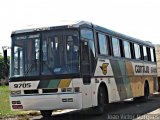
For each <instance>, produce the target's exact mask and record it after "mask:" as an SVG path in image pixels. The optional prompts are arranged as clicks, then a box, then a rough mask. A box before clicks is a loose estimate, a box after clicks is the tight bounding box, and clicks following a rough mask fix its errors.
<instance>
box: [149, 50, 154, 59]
mask: <svg viewBox="0 0 160 120" xmlns="http://www.w3.org/2000/svg"><path fill="white" fill-rule="evenodd" d="M150 53H151V62H154V53H153V48H150Z"/></svg>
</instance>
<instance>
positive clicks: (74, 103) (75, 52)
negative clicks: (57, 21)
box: [9, 21, 158, 117]
mask: <svg viewBox="0 0 160 120" xmlns="http://www.w3.org/2000/svg"><path fill="white" fill-rule="evenodd" d="M11 37H12V47H11V68H10V82H9V87H10V90H11V95H10V104H11V109H12V110H40V111H41V114H42V115H43V116H44V117H46V116H51V114H52V111H54V110H62V109H84V108H92V109H93V111H95V113H96V114H102V113H103V112H104V107H105V105H107V104H108V103H112V102H118V101H123V100H125V99H128V98H134V99H136V100H144V101H146V100H147V99H148V97H149V95H150V94H152V93H154V92H155V91H157V90H158V84H157V68H156V56H155V47H154V45H153V44H152V43H150V42H144V41H141V40H138V39H135V38H132V37H129V36H126V35H123V34H120V33H117V32H114V31H111V30H109V29H106V28H103V27H100V26H98V25H94V24H92V23H89V22H85V21H82V22H79V23H77V24H72V25H65V26H55V27H46V28H36V29H26V30H18V31H14V32H13V33H12V35H11Z"/></svg>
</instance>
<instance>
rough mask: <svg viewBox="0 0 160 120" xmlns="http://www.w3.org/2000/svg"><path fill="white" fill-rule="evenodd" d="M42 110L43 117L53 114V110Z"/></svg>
mask: <svg viewBox="0 0 160 120" xmlns="http://www.w3.org/2000/svg"><path fill="white" fill-rule="evenodd" d="M40 112H41V115H42V116H43V117H51V115H52V110H40Z"/></svg>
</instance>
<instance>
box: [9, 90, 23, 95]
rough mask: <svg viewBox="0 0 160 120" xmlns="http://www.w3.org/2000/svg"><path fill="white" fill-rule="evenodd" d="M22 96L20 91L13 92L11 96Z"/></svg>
mask: <svg viewBox="0 0 160 120" xmlns="http://www.w3.org/2000/svg"><path fill="white" fill-rule="evenodd" d="M20 94H21V91H20V90H18V91H11V95H20Z"/></svg>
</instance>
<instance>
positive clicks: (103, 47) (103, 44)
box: [98, 33, 108, 55]
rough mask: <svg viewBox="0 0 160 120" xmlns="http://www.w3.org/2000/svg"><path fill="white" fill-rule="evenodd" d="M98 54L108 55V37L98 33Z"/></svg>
mask: <svg viewBox="0 0 160 120" xmlns="http://www.w3.org/2000/svg"><path fill="white" fill-rule="evenodd" d="M98 48H99V50H98V52H99V54H101V55H108V50H107V41H106V36H105V35H103V34H100V33H98Z"/></svg>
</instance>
